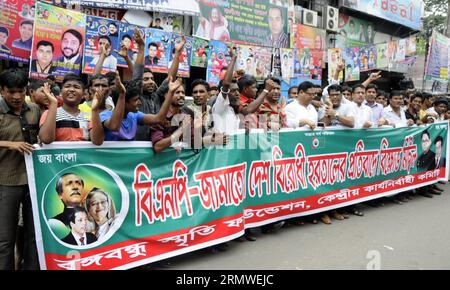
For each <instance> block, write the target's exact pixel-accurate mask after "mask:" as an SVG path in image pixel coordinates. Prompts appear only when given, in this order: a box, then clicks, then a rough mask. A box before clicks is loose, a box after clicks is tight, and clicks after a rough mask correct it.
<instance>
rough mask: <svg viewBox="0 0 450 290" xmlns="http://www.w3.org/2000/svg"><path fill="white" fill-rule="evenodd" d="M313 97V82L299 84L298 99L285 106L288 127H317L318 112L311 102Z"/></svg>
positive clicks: (312, 128)
mask: <svg viewBox="0 0 450 290" xmlns="http://www.w3.org/2000/svg"><path fill="white" fill-rule="evenodd" d="M313 98H314V85H313V84H312V83H311V82H302V83H301V84H300V85H299V86H298V96H297V99H296V100H295V101H293V102H292V103H290V104H288V105H287V106H286V108H285V112H286V125H287V126H288V127H291V128H298V127H308V128H310V129H311V130H314V129H315V128H316V127H317V122H318V114H317V111H316V108H315V107H314V106H313V105H312V104H311V102H312V100H313Z"/></svg>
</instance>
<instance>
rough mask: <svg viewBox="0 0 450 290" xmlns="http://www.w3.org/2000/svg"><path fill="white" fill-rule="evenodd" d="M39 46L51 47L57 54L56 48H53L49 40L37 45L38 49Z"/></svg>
mask: <svg viewBox="0 0 450 290" xmlns="http://www.w3.org/2000/svg"><path fill="white" fill-rule="evenodd" d="M39 46H50V47H51V48H52V52H55V47H54V46H53V43H51V42H50V41H47V40H41V41H39V42H38V43H37V45H36V49H38V48H39Z"/></svg>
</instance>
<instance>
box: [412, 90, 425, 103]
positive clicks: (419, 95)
mask: <svg viewBox="0 0 450 290" xmlns="http://www.w3.org/2000/svg"><path fill="white" fill-rule="evenodd" d="M415 98H420V101H421V102H423V100H424V98H423V95H422V93H421V92H414V93H411V94H410V95H409V100H410V101H412V100H414V99H415Z"/></svg>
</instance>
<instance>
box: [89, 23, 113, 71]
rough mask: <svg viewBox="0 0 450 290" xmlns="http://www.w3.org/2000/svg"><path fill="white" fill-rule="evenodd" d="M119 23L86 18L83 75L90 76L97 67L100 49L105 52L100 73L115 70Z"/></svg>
mask: <svg viewBox="0 0 450 290" xmlns="http://www.w3.org/2000/svg"><path fill="white" fill-rule="evenodd" d="M119 31H120V22H118V21H115V20H111V19H106V18H101V17H96V16H87V17H86V41H85V43H84V54H83V55H84V57H83V73H87V74H92V73H93V72H94V68H95V66H96V65H97V63H98V61H99V59H100V54H101V49H102V48H105V46H106V47H107V48H108V49H107V50H106V55H107V56H106V57H105V58H104V61H103V66H102V70H101V73H102V74H105V73H107V72H110V71H116V69H117V58H118V55H117V52H118V51H119V50H120V47H119Z"/></svg>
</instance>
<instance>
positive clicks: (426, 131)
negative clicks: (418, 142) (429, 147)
mask: <svg viewBox="0 0 450 290" xmlns="http://www.w3.org/2000/svg"><path fill="white" fill-rule="evenodd" d="M423 135H428V138H430V132H428V130H425V131H423V132H422V134H420V138H421V139H422V137H423Z"/></svg>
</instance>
